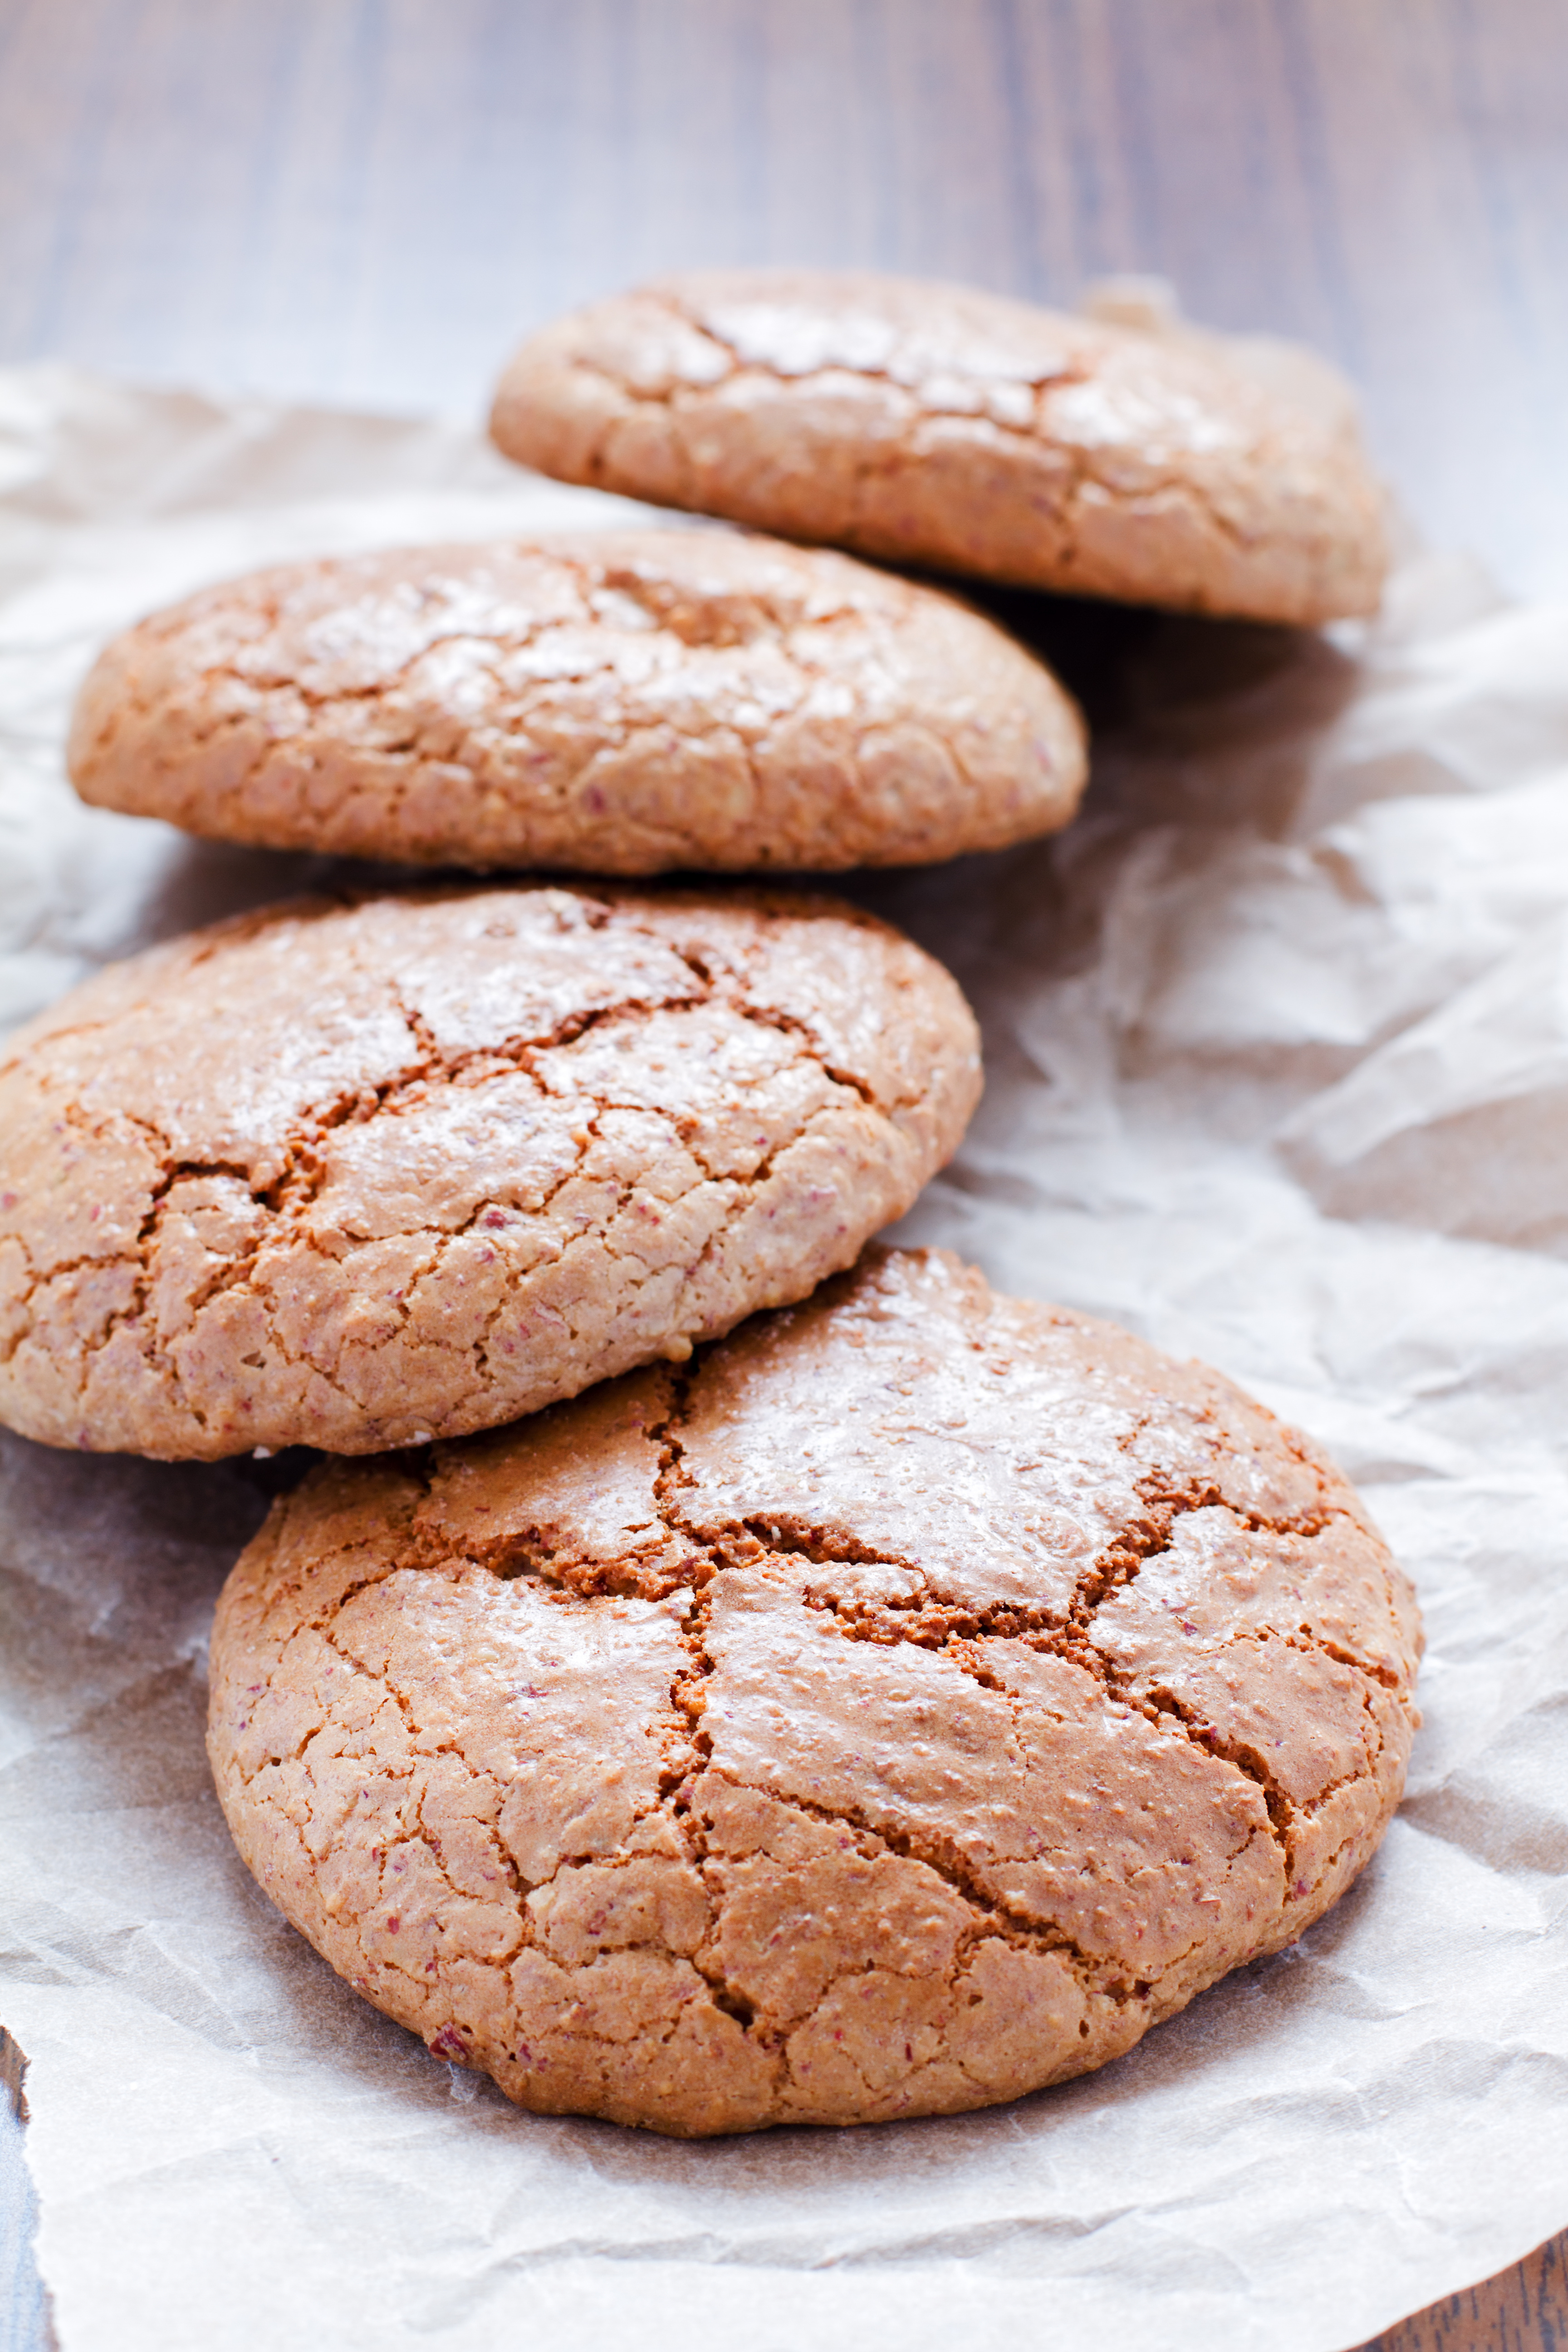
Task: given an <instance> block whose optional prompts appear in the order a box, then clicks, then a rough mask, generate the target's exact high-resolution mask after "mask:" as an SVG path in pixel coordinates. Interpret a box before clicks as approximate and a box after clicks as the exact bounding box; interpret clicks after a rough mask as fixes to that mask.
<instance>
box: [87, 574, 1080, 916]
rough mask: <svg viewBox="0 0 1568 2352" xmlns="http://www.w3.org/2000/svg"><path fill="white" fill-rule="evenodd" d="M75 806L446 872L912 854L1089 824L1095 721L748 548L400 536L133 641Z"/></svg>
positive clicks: (1033, 683) (751, 863) (91, 712)
mask: <svg viewBox="0 0 1568 2352" xmlns="http://www.w3.org/2000/svg"><path fill="white" fill-rule="evenodd" d="M69 761H70V769H71V774H72V776H73V778H74V780H75V782H76V786H77V790H78V791H79V793H80V794H81V796H82V798H83V799H84V800H88V801H93V802H96V803H99V804H100V805H101V806H104V807H107V808H117V809H125V810H129V811H131V812H132V813H133V814H137V815H141V816H158V817H166V818H168V819H169V820H170V822H171V823H173V824H180V825H184V827H185V828H186V829H187V830H188V831H190V832H192V833H199V834H213V835H220V836H222V837H224V838H226V839H229V840H236V841H249V842H258V843H265V844H268V845H271V846H273V847H276V848H305V849H325V850H337V851H343V852H347V853H349V854H351V855H356V856H369V857H395V858H406V859H410V860H413V861H416V862H421V863H425V864H439V863H447V864H454V865H468V866H476V865H477V866H575V867H579V868H582V869H585V870H588V871H592V872H595V873H605V874H653V873H658V872H660V871H664V870H668V869H669V868H671V867H676V866H688V867H693V866H710V867H721V868H726V869H730V870H736V869H743V868H748V867H763V866H773V867H781V866H782V867H795V868H799V869H802V870H805V869H813V868H815V869H817V870H826V869H829V868H836V867H844V866H861V865H866V866H890V865H907V864H911V863H919V862H921V861H923V860H934V859H939V858H945V857H953V856H958V855H959V854H960V853H961V852H963V851H965V850H973V849H995V848H1000V847H1001V846H1003V845H1005V844H1006V843H1008V842H1014V841H1019V840H1023V839H1025V838H1026V837H1027V836H1029V835H1034V834H1039V833H1047V832H1049V831H1050V830H1051V829H1052V828H1053V827H1054V826H1057V825H1060V824H1066V822H1067V820H1068V817H1069V816H1070V815H1071V814H1072V813H1073V810H1074V809H1075V808H1076V806H1077V805H1078V801H1079V794H1080V793H1081V792H1082V789H1083V783H1084V778H1085V775H1086V773H1087V756H1086V751H1085V745H1084V733H1083V726H1082V722H1081V720H1080V719H1079V714H1078V711H1077V709H1076V708H1075V707H1074V705H1073V704H1072V702H1071V701H1070V700H1069V699H1068V697H1067V695H1065V694H1064V693H1063V691H1062V689H1061V688H1060V687H1058V685H1057V683H1056V680H1055V679H1054V678H1053V677H1051V675H1050V673H1049V671H1048V670H1047V669H1045V668H1044V667H1042V666H1041V664H1040V663H1039V662H1037V661H1036V660H1035V659H1034V658H1033V657H1032V656H1030V655H1029V654H1027V653H1026V652H1025V651H1024V649H1023V647H1022V646H1018V645H1016V644H1015V642H1014V641H1013V639H1012V638H1011V637H1009V636H1007V635H1005V632H1004V631H1002V630H1001V629H999V628H997V627H996V626H995V625H994V624H993V623H991V622H990V621H987V620H984V619H983V618H982V617H981V615H980V614H978V613H974V612H972V611H971V610H970V609H969V608H968V606H967V605H964V604H960V603H958V602H956V601H955V599H953V598H952V597H951V596H944V595H942V594H941V593H938V592H937V591H936V590H935V589H931V588H921V587H917V586H916V585H915V584H914V583H912V582H910V581H907V580H900V579H897V578H894V577H891V576H890V575H889V574H888V573H887V572H874V571H872V570H871V569H870V568H869V567H868V565H866V564H862V563H856V562H852V561H851V560H850V559H849V558H848V557H847V556H841V555H832V554H828V553H826V552H823V551H816V550H810V551H808V550H805V549H802V548H795V547H786V546H784V545H782V544H781V543H779V542H778V541H769V540H764V539H753V538H746V537H742V536H741V535H740V534H738V533H735V532H731V531H694V530H646V531H637V532H618V533H607V532H598V531H584V532H580V533H578V534H577V535H576V536H575V537H574V538H562V537H557V538H554V539H550V540H544V541H538V542H534V543H518V542H515V541H509V542H501V543H498V544H495V545H490V546H477V547H435V548H410V549H404V550H399V551H396V552H395V553H392V554H377V555H356V556H346V557H341V558H338V559H336V560H334V561H331V562H315V563H297V564H289V565H286V566H284V567H282V568H280V569H278V570H275V571H269V572H258V573H256V574H254V575H253V576H251V577H250V578H248V579H244V580H236V581H231V582H228V583H225V584H224V585H222V586H220V587H216V588H210V589H208V590H206V591H205V593H203V594H201V595H198V596H194V597H192V598H190V599H189V600H188V601H187V602H186V603H184V604H177V605H175V606H174V607H173V608H172V609H171V610H169V611H167V612H163V613H157V614H153V617H152V618H151V619H149V620H146V621H143V622H142V623H141V624H140V625H139V626H137V627H136V628H133V629H131V630H129V631H127V632H126V634H125V635H123V636H121V637H118V638H116V639H115V641H114V643H113V644H112V645H110V646H109V647H108V649H107V650H106V651H105V652H104V653H103V654H102V655H101V656H100V659H99V662H98V664H97V667H95V669H94V670H93V671H92V673H91V675H90V677H89V679H88V681H87V684H86V686H85V687H84V688H83V689H82V693H81V697H80V698H79V702H78V705H77V711H76V718H75V721H74V724H73V727H72V730H71V740H70V751H69Z"/></svg>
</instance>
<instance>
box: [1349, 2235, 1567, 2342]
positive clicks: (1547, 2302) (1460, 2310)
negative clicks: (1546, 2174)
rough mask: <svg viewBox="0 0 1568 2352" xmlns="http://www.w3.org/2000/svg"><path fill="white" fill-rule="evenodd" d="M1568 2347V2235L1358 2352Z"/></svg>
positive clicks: (1431, 2307) (1388, 2331) (1406, 2321)
mask: <svg viewBox="0 0 1568 2352" xmlns="http://www.w3.org/2000/svg"><path fill="white" fill-rule="evenodd" d="M1564 2345H1568V2233H1565V2234H1564V2235H1563V2236H1562V2237H1557V2238H1552V2239H1549V2240H1548V2242H1547V2243H1546V2244H1545V2245H1544V2246H1538V2247H1537V2248H1536V2250H1535V2252H1534V2253H1532V2254H1531V2255H1529V2256H1528V2257H1527V2258H1526V2259H1525V2261H1523V2262H1522V2263H1515V2264H1514V2266H1513V2268H1512V2270H1510V2271H1504V2272H1503V2273H1501V2274H1500V2276H1499V2277H1497V2278H1491V2279H1485V2280H1483V2281H1482V2282H1481V2284H1479V2286H1471V2287H1466V2288H1465V2290H1464V2292H1463V2293H1462V2294H1450V2295H1445V2297H1444V2298H1443V2300H1442V2302H1440V2303H1433V2304H1428V2305H1427V2307H1426V2310H1425V2311H1418V2312H1416V2313H1415V2315H1414V2316H1413V2317H1412V2318H1409V2319H1403V2320H1401V2321H1400V2322H1399V2325H1398V2326H1396V2327H1388V2328H1385V2329H1384V2332H1383V2334H1382V2335H1381V2336H1374V2337H1373V2341H1372V2342H1371V2343H1370V2344H1367V2345H1363V2346H1361V2347H1357V2352H1561V2347H1563V2346H1564Z"/></svg>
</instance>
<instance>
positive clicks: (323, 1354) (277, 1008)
mask: <svg viewBox="0 0 1568 2352" xmlns="http://www.w3.org/2000/svg"><path fill="white" fill-rule="evenodd" d="M979 1088H980V1065H979V1055H978V1045H977V1038H976V1034H975V1028H974V1023H973V1018H972V1016H971V1014H970V1012H969V1008H968V1006H967V1005H966V1004H965V1003H964V1001H963V997H962V995H961V994H960V993H959V991H958V989H957V987H956V985H955V984H954V982H952V980H951V979H950V978H949V976H948V974H947V973H946V972H945V971H942V968H941V966H940V965H938V964H935V963H933V962H932V961H931V958H930V957H929V956H925V955H922V954H921V951H920V950H919V949H917V948H915V947H912V946H911V945H910V942H909V941H908V940H904V939H901V938H900V936H899V935H898V933H897V932H895V931H892V930H889V929H888V928H887V927H886V926H885V925H884V924H881V923H879V922H876V921H874V920H873V919H871V918H870V917H868V916H865V915H861V914H858V913H856V912H855V911H854V910H853V909H852V908H847V907H842V906H838V905H837V904H835V903H834V902H832V901H830V900H824V899H810V898H790V897H786V896H784V895H783V894H781V895H779V896H777V897H773V898H770V897H767V896H764V895H762V894H760V893H755V892H733V893H718V892H713V893H710V894H708V895H704V896H700V895H697V894H691V893H685V894H677V893H667V894H664V895H657V894H653V893H646V894H645V893H639V892H636V891H633V890H630V889H627V888H625V887H623V888H621V889H605V890H597V889H591V888H587V887H582V888H578V889H573V890H568V889H564V888H558V889H555V888H549V887H534V888H515V889H492V890H485V889H469V890H446V891H436V890H430V891H422V892H409V893H407V894H389V895H386V896H384V897H372V898H364V899H363V900H359V901H349V902H348V903H342V902H334V901H331V900H326V899H321V900H312V901H300V902H296V903H295V904H293V905H290V906H285V907H279V908H271V909H268V910H267V911H265V912H263V913H260V914H257V915H250V916H247V917H244V918H243V919H240V920H238V921H235V922H230V923H222V924H218V925H216V926H215V927H214V928H213V929H210V930H205V931H199V932H197V933H195V935H194V936H193V937H191V938H188V939H184V940H176V941H175V942H174V944H173V945H172V946H169V947H164V948H160V949H157V950H153V952H152V953H151V954H148V955H143V956H138V957H136V958H135V959H134V960H133V961H131V962H129V963H122V964H118V965H114V966H111V967H110V969H109V970H107V971H103V972H101V973H100V975H99V976H98V978H97V979H95V980H92V981H89V982H88V983H87V984H86V985H85V986H84V987H81V988H79V989H77V990H76V991H75V992H73V993H72V994H71V995H69V996H68V997H66V998H65V999H64V1000H63V1001H62V1002H61V1003H59V1004H58V1005H56V1006H55V1007H54V1008H53V1009H52V1011H51V1012H49V1013H47V1014H45V1015H44V1016H43V1018H42V1019H41V1020H39V1021H37V1022H35V1023H34V1024H32V1025H31V1026H30V1027H29V1028H27V1029H25V1030H23V1031H21V1032H19V1033H18V1034H17V1035H16V1037H15V1038H13V1039H12V1040H11V1041H10V1042H9V1043H8V1045H5V1047H4V1048H0V1420H3V1421H5V1422H7V1423H9V1424H10V1426H11V1427H12V1428H14V1429H19V1430H21V1431H22V1432H23V1433H25V1434H26V1435H27V1436H29V1437H37V1438H42V1439H43V1440H44V1441H45V1442H46V1443H47V1444H54V1445H79V1446H85V1447H89V1448H103V1449H108V1450H113V1449H121V1448H123V1449H128V1450H132V1451H135V1452H137V1453H142V1454H158V1455H163V1456H165V1457H174V1456H181V1455H197V1456H202V1457H207V1458H210V1457H212V1456H215V1455H218V1454H233V1453H236V1452H238V1451H239V1450H241V1449H242V1448H245V1447H250V1446H257V1445H261V1446H268V1447H273V1448H276V1447H279V1446H283V1445H292V1444H300V1443H305V1444H312V1445H321V1446H325V1447H326V1448H327V1449H328V1450H329V1451H331V1452H335V1453H343V1454H364V1453H374V1452H375V1451H377V1450H379V1449H380V1448H382V1447H384V1446H393V1445H403V1444H408V1443H410V1442H411V1441H415V1440H417V1439H421V1438H424V1437H428V1436H430V1435H437V1436H456V1435H458V1434H459V1433H463V1432H465V1431H468V1430H471V1429H485V1428H489V1427H490V1426H492V1425H493V1424H494V1423H497V1422H502V1421H510V1420H511V1419H512V1418H513V1417H514V1416H515V1415H516V1414H518V1413H520V1412H531V1411H532V1410H533V1409H534V1408H535V1407H536V1406H539V1405H542V1404H547V1403H549V1402H552V1400H553V1399H555V1398H557V1397H563V1396H574V1395H575V1394H576V1392H577V1391H578V1390H580V1389H584V1388H587V1387H588V1386H589V1385H590V1384H591V1383H592V1382H593V1381H598V1380H603V1379H605V1378H606V1377H608V1376H609V1375H611V1374H614V1373H616V1372H622V1371H625V1370H627V1369H628V1367H630V1366H631V1365H633V1364H639V1363H647V1361H648V1360H650V1359H651V1358H653V1357H656V1356H661V1355H663V1356H668V1357H671V1358H676V1359H679V1358H680V1357H683V1356H685V1355H688V1354H689V1352H690V1348H691V1343H692V1342H693V1340H696V1339H708V1338H710V1337H712V1336H713V1335H714V1334H716V1333H718V1332H721V1331H726V1330H728V1329H729V1328H730V1327H731V1324H733V1323H736V1322H738V1321H739V1320H740V1318H742V1316H743V1315H747V1314H750V1313H751V1312H752V1309H753V1308H754V1307H759V1306H773V1305H776V1304H779V1303H782V1302H783V1301H785V1300H788V1299H794V1298H800V1297H804V1296H805V1293H806V1292H807V1291H808V1290H810V1289H811V1288H812V1286H813V1285H814V1284H816V1283H817V1282H819V1281H820V1280H821V1279H822V1277H823V1276H824V1275H826V1274H831V1273H833V1272H835V1271H837V1269H838V1268H839V1267H841V1266H844V1265H848V1264H849V1263H850V1262H851V1260H852V1259H853V1258H854V1257H855V1255H856V1253H857V1252H858V1250H859V1248H860V1245H861V1244H862V1243H863V1242H864V1241H865V1240H866V1238H867V1236H868V1234H872V1233H875V1232H876V1231H877V1229H878V1228H879V1226H881V1225H883V1224H886V1223H888V1222H889V1219H891V1218H893V1217H896V1216H898V1215H900V1213H902V1211H903V1210H905V1209H906V1208H907V1207H908V1206H909V1205H910V1202H911V1201H912V1200H913V1199H914V1197H915V1194H916V1193H917V1192H919V1190H920V1188H921V1185H922V1184H923V1183H924V1182H925V1181H926V1179H927V1177H928V1176H930V1175H931V1174H932V1172H933V1171H935V1170H936V1169H938V1168H940V1167H941V1166H942V1162H943V1161H944V1160H946V1159H947V1158H948V1156H949V1155H950V1154H951V1153H952V1150H954V1149H955V1147H956V1145H957V1143H958V1139H959V1137H960V1136H961V1135H962V1133H963V1127H964V1123H965V1121H966V1120H967V1118H968V1117H969V1114H970V1112H971V1110H972V1109H973V1106H974V1102H975V1098H976V1097H977V1095H978V1093H979Z"/></svg>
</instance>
